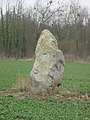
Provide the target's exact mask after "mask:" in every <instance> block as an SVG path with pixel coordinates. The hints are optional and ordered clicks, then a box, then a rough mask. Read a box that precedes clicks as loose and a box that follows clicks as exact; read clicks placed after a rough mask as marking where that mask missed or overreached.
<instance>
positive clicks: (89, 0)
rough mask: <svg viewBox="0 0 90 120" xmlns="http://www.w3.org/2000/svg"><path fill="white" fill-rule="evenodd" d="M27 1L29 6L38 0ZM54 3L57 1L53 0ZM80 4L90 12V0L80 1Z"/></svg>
mask: <svg viewBox="0 0 90 120" xmlns="http://www.w3.org/2000/svg"><path fill="white" fill-rule="evenodd" d="M25 1H26V5H27V6H29V5H33V4H34V3H35V1H36V0H25ZM42 1H49V0H42ZM52 1H54V2H55V1H57V0H52ZM64 1H70V0H64ZM75 1H76V0H75ZM79 2H80V4H81V5H82V6H86V7H87V8H88V9H89V11H90V0H79Z"/></svg>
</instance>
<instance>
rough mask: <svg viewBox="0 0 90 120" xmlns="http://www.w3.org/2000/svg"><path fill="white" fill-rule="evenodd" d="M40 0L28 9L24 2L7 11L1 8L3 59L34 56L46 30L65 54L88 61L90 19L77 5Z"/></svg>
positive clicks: (0, 37) (0, 39) (89, 52)
mask: <svg viewBox="0 0 90 120" xmlns="http://www.w3.org/2000/svg"><path fill="white" fill-rule="evenodd" d="M53 6H54V3H53V1H52V0H50V1H49V2H48V3H45V4H44V3H42V1H41V0H37V1H36V3H35V4H34V6H33V7H30V8H29V9H25V6H24V3H23V2H22V1H20V0H19V1H18V2H16V3H15V4H14V5H13V6H10V3H9V2H8V3H7V4H6V9H3V7H2V6H1V7H0V56H1V57H7V58H8V57H12V58H16V59H20V58H30V57H33V56H34V51H35V46H36V43H37V40H38V38H39V36H40V33H41V31H42V30H43V29H45V28H47V29H49V30H50V31H51V32H52V33H53V34H54V35H55V37H56V39H57V40H58V43H59V47H60V49H61V50H62V51H63V52H64V54H71V55H74V56H79V57H81V58H86V57H87V56H89V55H90V16H89V13H88V10H87V8H83V7H81V6H80V5H79V3H78V2H75V1H73V2H71V3H69V4H67V3H63V2H59V1H58V2H57V5H55V7H53Z"/></svg>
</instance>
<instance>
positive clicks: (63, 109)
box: [0, 97, 90, 120]
mask: <svg viewBox="0 0 90 120" xmlns="http://www.w3.org/2000/svg"><path fill="white" fill-rule="evenodd" d="M0 120H90V104H89V103H79V102H63V101H62V102H59V101H56V100H54V99H53V100H52V99H49V100H48V101H47V103H45V102H43V101H38V100H35V99H32V98H25V99H23V100H18V99H16V98H13V97H0Z"/></svg>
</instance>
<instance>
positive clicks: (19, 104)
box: [0, 60, 90, 120]
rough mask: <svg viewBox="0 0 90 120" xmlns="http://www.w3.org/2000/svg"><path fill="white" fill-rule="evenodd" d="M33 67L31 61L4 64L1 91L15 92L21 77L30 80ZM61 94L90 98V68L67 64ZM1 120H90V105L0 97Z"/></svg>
mask: <svg viewBox="0 0 90 120" xmlns="http://www.w3.org/2000/svg"><path fill="white" fill-rule="evenodd" d="M32 65H33V62H30V61H28V62H27V61H22V62H21V61H8V60H1V61H0V91H1V92H2V91H5V90H6V89H9V88H12V86H13V85H14V84H15V83H16V82H17V81H18V79H19V78H20V76H21V77H23V78H25V79H29V74H30V70H31V68H32ZM60 94H61V95H63V96H65V97H67V98H70V97H72V96H75V97H77V96H82V97H83V96H84V97H85V95H87V96H88V97H90V64H77V63H68V64H66V66H65V72H64V77H63V84H62V85H61V86H60ZM0 120H90V101H77V100H76V101H73V100H72V101H69V100H57V99H55V98H53V97H48V98H46V99H45V100H38V99H35V98H32V97H25V98H24V99H18V98H17V97H15V96H10V95H8V96H5V95H0Z"/></svg>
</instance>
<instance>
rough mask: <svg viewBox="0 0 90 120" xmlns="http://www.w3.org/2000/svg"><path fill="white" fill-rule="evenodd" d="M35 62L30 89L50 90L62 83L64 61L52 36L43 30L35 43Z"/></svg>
mask: <svg viewBox="0 0 90 120" xmlns="http://www.w3.org/2000/svg"><path fill="white" fill-rule="evenodd" d="M35 55H36V58H35V62H34V65H33V68H32V71H31V73H30V80H31V88H33V89H35V90H42V89H51V88H53V87H56V86H59V85H60V84H61V82H62V76H63V72H64V66H65V59H64V56H63V53H62V51H61V50H59V49H58V43H57V40H56V39H55V37H54V36H53V34H52V33H51V32H50V31H49V30H47V29H45V30H43V31H42V33H41V36H40V38H39V40H38V42H37V46H36V51H35Z"/></svg>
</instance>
